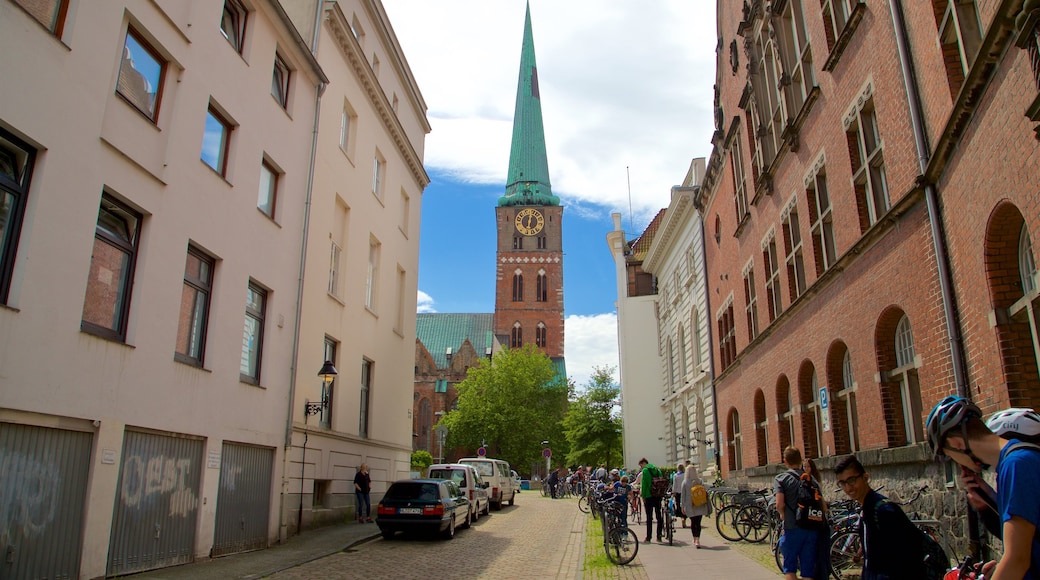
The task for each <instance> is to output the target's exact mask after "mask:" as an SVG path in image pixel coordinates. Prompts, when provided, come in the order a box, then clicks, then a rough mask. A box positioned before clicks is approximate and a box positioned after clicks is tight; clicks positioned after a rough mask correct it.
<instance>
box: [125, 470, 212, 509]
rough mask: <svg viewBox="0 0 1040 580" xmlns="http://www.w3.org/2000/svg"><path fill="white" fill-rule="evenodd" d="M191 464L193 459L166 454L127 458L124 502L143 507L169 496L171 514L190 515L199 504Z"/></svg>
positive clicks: (128, 505)
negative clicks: (190, 478) (172, 456)
mask: <svg viewBox="0 0 1040 580" xmlns="http://www.w3.org/2000/svg"><path fill="white" fill-rule="evenodd" d="M191 466H192V460H191V459H188V458H181V459H176V458H170V457H164V456H162V455H159V456H156V457H141V456H139V455H131V456H129V457H127V458H125V459H124V460H123V477H122V480H123V482H122V486H121V489H120V490H119V493H120V498H121V499H122V501H123V505H124V506H126V507H127V508H140V507H143V506H146V505H149V504H151V503H152V502H155V501H165V500H166V499H167V498H169V502H170V506H169V515H170V516H178V517H188V516H189V515H191V514H193V513H194V512H195V510H196V509H197V508H198V505H199V500H198V497H196V495H195V491H194V490H193V489H192V488H191V482H190V481H189V479H188V478H189V476H190V475H191Z"/></svg>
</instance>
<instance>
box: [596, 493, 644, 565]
mask: <svg viewBox="0 0 1040 580" xmlns="http://www.w3.org/2000/svg"><path fill="white" fill-rule="evenodd" d="M596 504H597V505H598V506H599V508H600V509H601V510H602V513H603V517H602V518H601V522H602V525H603V550H604V551H605V552H606V553H607V558H609V559H610V561H611V562H613V563H615V564H618V565H624V564H628V563H629V562H631V561H632V560H633V559H635V557H636V554H637V553H638V552H639V538H638V536H637V535H636V533H635V532H633V531H632V530H630V529H629V528H628V527H626V526H625V525H623V523H622V516H623V514H624V510H625V509H627V508H626V505H625V504H623V503H621V502H619V501H617V500H615V498H614V495H613V493H611V492H607V493H604V494H602V497H600V498H597V499H596Z"/></svg>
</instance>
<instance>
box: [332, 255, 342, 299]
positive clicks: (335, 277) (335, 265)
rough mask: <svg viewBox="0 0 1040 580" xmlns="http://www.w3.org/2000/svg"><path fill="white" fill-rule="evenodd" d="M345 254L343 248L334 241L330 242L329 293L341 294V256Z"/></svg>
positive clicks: (337, 295)
mask: <svg viewBox="0 0 1040 580" xmlns="http://www.w3.org/2000/svg"><path fill="white" fill-rule="evenodd" d="M342 255H343V249H342V248H340V247H339V245H338V244H337V243H336V242H334V241H330V242H329V294H332V295H333V296H336V297H337V298H338V297H339V295H340V288H339V263H340V258H341V256H342Z"/></svg>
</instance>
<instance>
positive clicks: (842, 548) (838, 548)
mask: <svg viewBox="0 0 1040 580" xmlns="http://www.w3.org/2000/svg"><path fill="white" fill-rule="evenodd" d="M830 557H831V576H832V577H833V578H835V580H842V578H844V577H845V574H846V573H850V572H854V571H855V572H857V574H856V577H857V578H858V577H859V574H858V572H861V571H862V570H863V542H862V541H861V539H860V537H859V534H858V533H857V532H841V533H839V534H835V535H833V536H831V548H830Z"/></svg>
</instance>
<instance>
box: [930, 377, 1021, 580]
mask: <svg viewBox="0 0 1040 580" xmlns="http://www.w3.org/2000/svg"><path fill="white" fill-rule="evenodd" d="M927 431H928V444H929V445H930V446H931V448H932V452H933V453H934V454H935V455H936V456H938V457H943V456H945V457H949V458H950V459H952V460H954V461H956V462H957V463H958V464H959V465H960V466H961V467H962V468H964V469H967V470H970V471H973V472H976V473H977V472H981V471H983V470H986V469H988V468H989V467H990V466H996V471H997V508H998V512H999V514H1000V520H1001V522H1002V525H1003V540H1004V555H1003V557H1002V558H1001V559H1000V561H999V562H998V563H997V564H996V571H995V572H994V573H992V574H989V573H987V574H986V577H987V578H989V579H990V580H1008V579H1015V580H1018V579H1020V578H1021V579H1025V580H1040V545H1038V543H1037V534H1036V528H1037V526H1038V525H1040V494H1037V493H1036V490H1037V489H1040V451H1037V450H1035V449H1030V448H1024V447H1020V446H1019V445H1018V444H1019V441H1018V440H1017V439H1004V438H1003V437H1000V436H997V435H995V434H994V433H993V432H992V431H990V430H989V429H988V428H987V427H986V424H985V423H983V422H982V412H981V411H980V410H979V408H978V407H977V406H975V404H973V403H972V402H971V401H969V400H967V399H965V398H964V397H953V396H951V397H946V398H945V399H943V400H942V401H940V402H939V404H937V405H936V406H935V407H934V408H933V409H932V411H931V413H929V414H928V424H927Z"/></svg>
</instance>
